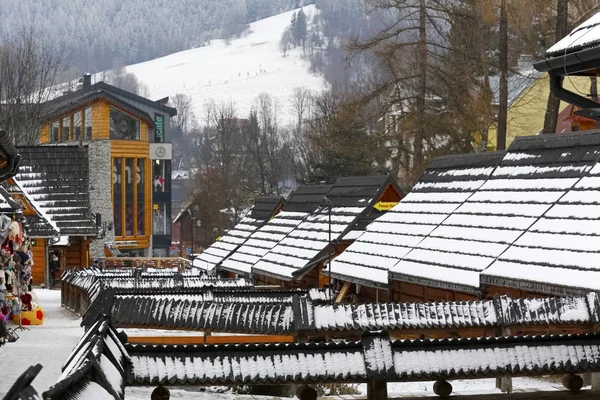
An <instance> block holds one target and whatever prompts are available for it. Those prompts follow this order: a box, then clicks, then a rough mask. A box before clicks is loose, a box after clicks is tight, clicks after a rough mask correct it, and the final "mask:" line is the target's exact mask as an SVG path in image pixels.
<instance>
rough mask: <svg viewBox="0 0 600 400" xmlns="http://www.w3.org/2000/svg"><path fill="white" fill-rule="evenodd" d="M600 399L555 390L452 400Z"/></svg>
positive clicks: (594, 393)
mask: <svg viewBox="0 0 600 400" xmlns="http://www.w3.org/2000/svg"><path fill="white" fill-rule="evenodd" d="M599 398H600V390H582V391H581V392H579V393H571V392H569V391H568V390H555V391H551V392H550V391H540V392H534V391H526V392H518V393H510V394H507V393H493V394H470V395H462V396H461V395H459V396H454V395H453V396H452V397H451V399H452V400H559V399H561V400H564V399H577V400H592V399H599ZM427 399H430V400H433V399H436V400H439V399H440V397H439V396H427V397H422V396H419V397H402V398H398V397H391V398H389V400H427Z"/></svg>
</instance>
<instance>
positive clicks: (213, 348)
mask: <svg viewBox="0 0 600 400" xmlns="http://www.w3.org/2000/svg"><path fill="white" fill-rule="evenodd" d="M126 349H127V351H128V353H129V355H130V357H131V360H132V363H133V368H132V375H131V379H130V380H129V381H128V383H129V384H130V385H156V384H166V383H169V384H172V385H190V384H191V385H214V384H223V385H235V384H266V383H303V384H306V383H325V382H366V381H370V380H375V379H382V380H385V381H387V382H393V381H420V380H437V379H443V380H452V379H465V378H466V379H474V378H484V377H499V376H523V375H547V374H570V373H581V372H591V371H598V370H600V355H599V354H600V336H599V335H563V336H534V337H506V338H492V337H490V338H477V339H444V340H403V341H390V340H389V338H387V337H386V335H385V334H382V333H373V334H370V335H365V336H364V337H363V338H362V340H361V341H359V342H340V343H334V342H328V343H302V344H294V343H288V344H256V345H252V344H250V345H206V346H189V345H188V346H173V345H169V346H160V345H126ZM173 365H178V366H180V367H179V368H173V367H171V366H173Z"/></svg>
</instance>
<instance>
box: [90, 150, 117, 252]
mask: <svg viewBox="0 0 600 400" xmlns="http://www.w3.org/2000/svg"><path fill="white" fill-rule="evenodd" d="M88 148H89V160H90V161H89V168H90V172H89V176H90V203H91V211H92V214H94V215H95V214H97V213H100V215H102V224H103V225H105V226H108V227H111V229H106V230H105V237H104V238H101V239H94V240H92V243H91V244H90V257H91V259H92V260H93V259H94V258H96V257H103V256H104V243H105V242H114V241H115V231H114V228H113V227H114V220H113V204H112V198H111V189H112V188H111V185H112V168H111V167H112V166H111V158H110V141H108V140H97V141H93V142H89V143H88Z"/></svg>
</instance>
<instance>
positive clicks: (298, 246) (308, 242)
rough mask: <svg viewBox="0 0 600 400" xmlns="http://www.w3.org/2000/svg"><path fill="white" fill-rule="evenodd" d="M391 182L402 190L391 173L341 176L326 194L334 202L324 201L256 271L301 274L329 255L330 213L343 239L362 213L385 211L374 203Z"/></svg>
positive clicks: (335, 233)
mask: <svg viewBox="0 0 600 400" xmlns="http://www.w3.org/2000/svg"><path fill="white" fill-rule="evenodd" d="M389 185H394V186H395V187H396V190H397V191H398V193H400V189H399V188H398V186H397V185H396V184H395V182H394V181H393V180H392V179H391V178H390V177H389V176H371V177H347V178H338V179H337V180H336V182H335V183H334V184H333V185H332V186H331V189H330V190H329V192H328V193H327V194H326V199H328V200H329V202H330V203H331V204H327V203H325V202H321V204H320V205H319V207H318V208H317V209H316V210H314V211H313V212H311V213H310V214H309V215H308V216H306V218H305V219H304V220H303V221H302V222H300V223H299V224H298V225H297V226H296V227H294V229H293V230H292V231H290V232H289V233H288V234H287V235H286V236H285V237H284V238H282V239H281V240H280V241H279V243H277V244H276V245H275V246H274V247H273V248H272V249H270V250H269V251H268V252H267V253H266V254H264V255H263V256H262V257H261V258H260V259H259V260H258V261H257V262H256V263H255V264H254V265H253V266H252V273H254V274H259V275H267V276H273V277H276V278H277V279H283V280H287V281H290V280H297V279H299V278H301V277H302V276H303V275H304V274H305V273H307V272H308V271H309V270H310V269H312V268H313V267H314V266H315V265H316V263H318V262H319V261H320V260H322V259H324V258H326V257H327V250H328V248H329V243H330V242H329V233H330V232H329V228H330V225H329V213H330V212H331V240H332V241H337V240H341V239H342V238H343V237H344V236H345V235H346V234H347V233H348V232H350V231H351V230H353V229H354V228H356V226H357V224H358V221H359V219H360V218H361V217H366V216H368V215H370V214H376V215H377V216H379V215H382V213H381V212H379V211H377V210H375V209H374V205H375V203H377V202H378V201H379V198H380V197H381V195H382V194H383V192H384V191H385V189H386V188H387V187H388V186H389ZM330 206H331V208H330Z"/></svg>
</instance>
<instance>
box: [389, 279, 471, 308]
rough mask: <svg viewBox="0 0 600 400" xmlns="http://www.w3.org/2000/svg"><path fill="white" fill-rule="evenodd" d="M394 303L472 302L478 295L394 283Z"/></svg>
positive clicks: (398, 282) (412, 284)
mask: <svg viewBox="0 0 600 400" xmlns="http://www.w3.org/2000/svg"><path fill="white" fill-rule="evenodd" d="M392 300H393V301H395V302H399V301H402V302H411V303H414V302H422V301H471V300H477V295H476V294H474V293H473V294H472V293H461V292H454V291H450V290H444V289H439V288H434V287H430V286H424V285H418V284H415V283H408V282H400V281H393V299H392Z"/></svg>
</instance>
